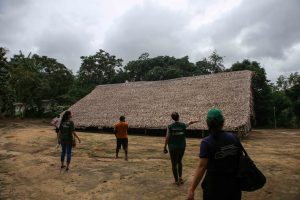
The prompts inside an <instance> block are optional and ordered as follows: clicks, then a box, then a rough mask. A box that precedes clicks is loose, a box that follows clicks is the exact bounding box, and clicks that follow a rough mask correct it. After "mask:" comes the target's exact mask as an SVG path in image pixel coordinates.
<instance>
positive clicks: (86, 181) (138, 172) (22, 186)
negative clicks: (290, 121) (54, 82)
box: [0, 120, 300, 200]
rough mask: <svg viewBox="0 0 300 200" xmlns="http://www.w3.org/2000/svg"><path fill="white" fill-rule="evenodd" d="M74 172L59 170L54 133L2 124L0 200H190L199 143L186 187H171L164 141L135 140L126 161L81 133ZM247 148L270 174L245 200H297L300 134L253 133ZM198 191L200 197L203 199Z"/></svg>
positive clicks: (105, 142)
mask: <svg viewBox="0 0 300 200" xmlns="http://www.w3.org/2000/svg"><path fill="white" fill-rule="evenodd" d="M78 134H79V136H80V137H81V139H82V143H81V144H79V145H78V147H77V148H75V149H74V151H73V152H74V153H73V155H74V157H73V160H72V163H71V169H70V171H69V172H67V173H66V172H64V171H60V163H59V154H60V150H59V149H55V147H54V146H55V133H54V131H53V128H52V127H51V126H49V125H47V124H46V123H45V122H43V121H41V120H10V121H7V120H1V121H0V199H56V200H58V199H74V198H76V199H126V200H127V199H149V200H150V199H151V200H152V199H185V197H186V193H187V188H188V186H189V184H190V182H191V178H192V175H193V173H194V169H195V167H196V162H197V160H198V158H197V155H198V152H199V143H200V139H193V138H189V139H188V140H187V142H188V145H187V149H186V153H185V156H184V169H183V173H184V174H183V175H184V177H185V179H186V180H187V181H186V183H185V184H184V185H183V186H180V187H177V186H174V185H172V181H173V178H172V172H171V165H170V160H169V157H168V155H164V154H163V153H162V147H163V142H164V138H163V137H147V136H130V138H129V161H128V162H126V161H124V160H123V152H122V151H121V154H120V155H121V158H120V159H115V158H114V148H115V138H114V135H113V134H93V133H81V132H80V133H78ZM243 144H244V146H245V148H246V149H247V150H248V152H249V154H250V155H251V156H252V158H253V159H254V160H255V162H256V164H257V165H258V166H259V167H260V168H261V169H262V171H263V172H264V173H265V175H266V176H267V184H266V186H265V187H264V188H263V189H261V190H259V191H256V192H251V193H243V199H245V200H260V199H262V200H264V199H272V200H276V199H284V200H299V199H300V130H299V129H298V130H286V129H285V130H283V129H280V130H255V131H252V132H251V133H250V134H249V135H248V136H247V138H246V139H244V140H243ZM201 195H202V194H201V190H200V187H199V188H198V190H197V193H196V199H202V198H201Z"/></svg>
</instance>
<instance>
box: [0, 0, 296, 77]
mask: <svg viewBox="0 0 300 200" xmlns="http://www.w3.org/2000/svg"><path fill="white" fill-rule="evenodd" d="M0 46H2V47H6V48H7V49H9V51H10V52H9V54H8V55H9V57H10V56H12V55H14V54H17V53H18V52H19V50H21V51H22V52H23V53H24V54H28V53H29V52H32V53H37V54H39V55H46V56H48V57H53V58H56V59H57V60H58V61H59V62H61V63H63V64H65V65H66V67H68V68H70V69H72V70H73V72H74V73H76V72H77V71H78V69H79V67H80V64H81V60H80V56H87V55H92V54H95V53H96V51H98V50H99V49H104V50H105V51H107V52H109V53H110V54H113V55H116V56H117V57H118V58H122V59H123V60H124V62H123V65H124V64H126V62H128V61H130V60H133V59H137V58H138V57H139V56H140V54H142V53H144V52H148V53H149V54H150V57H154V56H158V55H169V56H175V57H183V56H186V55H188V56H189V57H190V61H191V62H196V61H198V60H201V59H202V58H203V57H207V56H209V55H210V54H211V53H212V52H213V50H217V52H218V54H219V55H221V56H225V58H224V64H225V67H227V68H228V67H230V66H231V65H232V64H233V63H234V62H236V61H242V60H243V59H250V60H256V61H258V62H260V63H261V65H262V66H263V67H264V68H265V69H266V72H267V75H268V78H269V79H270V80H272V81H275V80H276V78H277V77H278V76H279V75H281V74H283V75H288V74H290V73H291V72H296V71H298V72H299V71H300V64H299V63H300V0H261V1H259V0H257V1H254V0H209V1H208V0H87V1H84V0H80V1H79V0H50V1H49V0H26V1H25V0H0Z"/></svg>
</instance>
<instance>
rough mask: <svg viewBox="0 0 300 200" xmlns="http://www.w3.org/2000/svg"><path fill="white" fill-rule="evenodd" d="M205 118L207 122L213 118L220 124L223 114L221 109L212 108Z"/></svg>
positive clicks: (222, 121)
mask: <svg viewBox="0 0 300 200" xmlns="http://www.w3.org/2000/svg"><path fill="white" fill-rule="evenodd" d="M206 120H207V122H208V123H209V122H211V121H212V120H215V121H216V122H217V123H218V124H219V125H222V124H223V123H224V116H223V113H222V111H221V110H219V109H216V108H213V109H210V110H209V111H208V113H207V119H206Z"/></svg>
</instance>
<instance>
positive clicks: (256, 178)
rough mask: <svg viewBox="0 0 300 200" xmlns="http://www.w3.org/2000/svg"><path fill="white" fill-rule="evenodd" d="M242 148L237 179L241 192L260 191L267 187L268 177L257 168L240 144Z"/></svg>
mask: <svg viewBox="0 0 300 200" xmlns="http://www.w3.org/2000/svg"><path fill="white" fill-rule="evenodd" d="M240 147H241V150H242V153H241V155H240V161H239V166H238V174H237V177H238V179H239V183H240V187H241V190H242V191H248V192H251V191H255V190H258V189H260V188H262V187H263V186H264V185H265V183H266V177H265V176H264V175H263V173H262V172H261V171H260V170H259V169H258V168H257V167H256V166H255V164H254V162H253V161H252V160H251V158H250V157H249V155H248V154H247V152H246V150H245V149H244V147H243V145H242V144H240Z"/></svg>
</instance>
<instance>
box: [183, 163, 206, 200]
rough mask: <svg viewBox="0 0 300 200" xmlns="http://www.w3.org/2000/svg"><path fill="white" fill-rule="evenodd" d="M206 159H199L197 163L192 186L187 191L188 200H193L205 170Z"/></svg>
mask: <svg viewBox="0 0 300 200" xmlns="http://www.w3.org/2000/svg"><path fill="white" fill-rule="evenodd" d="M207 163H208V158H200V160H199V162H198V166H197V169H196V172H195V175H194V178H193V181H192V184H191V185H190V188H189V190H188V198H187V199H188V200H193V199H194V192H195V189H196V187H197V186H198V184H199V183H200V181H201V179H202V177H203V175H204V173H205V171H206V168H207Z"/></svg>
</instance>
